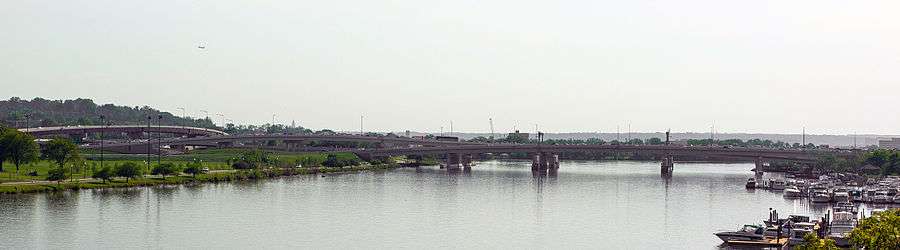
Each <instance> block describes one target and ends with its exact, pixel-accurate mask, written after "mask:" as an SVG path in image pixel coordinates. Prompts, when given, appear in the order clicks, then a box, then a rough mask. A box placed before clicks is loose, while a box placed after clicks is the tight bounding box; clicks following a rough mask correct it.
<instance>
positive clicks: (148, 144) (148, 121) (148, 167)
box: [147, 115, 153, 171]
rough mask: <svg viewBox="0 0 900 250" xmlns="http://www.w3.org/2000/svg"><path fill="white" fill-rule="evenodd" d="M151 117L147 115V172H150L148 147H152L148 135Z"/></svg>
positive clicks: (151, 140)
mask: <svg viewBox="0 0 900 250" xmlns="http://www.w3.org/2000/svg"><path fill="white" fill-rule="evenodd" d="M151 120H153V116H151V115H147V171H150V146H152V145H153V137H152V136H151V134H150V121H151Z"/></svg>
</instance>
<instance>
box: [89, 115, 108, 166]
mask: <svg viewBox="0 0 900 250" xmlns="http://www.w3.org/2000/svg"><path fill="white" fill-rule="evenodd" d="M105 121H106V116H103V115H100V126H103V124H106V122H105ZM106 127H107V128H109V126H106ZM100 169H103V130H102V129H101V130H100ZM91 172H93V170H91Z"/></svg>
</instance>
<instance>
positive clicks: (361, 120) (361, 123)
mask: <svg viewBox="0 0 900 250" xmlns="http://www.w3.org/2000/svg"><path fill="white" fill-rule="evenodd" d="M364 117H365V116H363V115H360V116H359V135H365V134H363V118H364Z"/></svg>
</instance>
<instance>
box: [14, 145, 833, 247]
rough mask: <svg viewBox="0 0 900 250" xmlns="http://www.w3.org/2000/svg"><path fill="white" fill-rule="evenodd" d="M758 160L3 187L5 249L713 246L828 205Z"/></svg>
mask: <svg viewBox="0 0 900 250" xmlns="http://www.w3.org/2000/svg"><path fill="white" fill-rule="evenodd" d="M751 168H753V165H752V164H686V163H682V164H676V166H675V173H674V175H673V176H672V177H671V178H670V179H668V180H665V179H663V178H661V177H660V174H659V163H656V162H596V161H584V162H574V161H564V162H563V163H562V166H561V169H560V171H559V173H558V175H557V176H555V177H546V176H545V177H542V178H540V177H534V176H532V173H531V171H530V162H524V161H523V162H500V161H491V162H482V163H479V165H478V166H476V167H474V168H473V170H472V171H471V172H468V173H456V174H448V173H447V172H445V171H443V170H441V169H438V168H436V167H423V168H419V169H412V168H407V169H397V170H392V171H387V172H362V173H350V174H336V175H327V176H325V177H322V176H299V177H290V178H282V179H277V180H268V181H259V182H241V183H221V184H204V185H199V186H177V187H166V188H163V187H156V188H133V189H112V190H85V191H78V192H68V193H55V194H29V195H14V196H9V195H7V196H0V235H3V237H2V239H0V249H34V248H42V249H43V248H123V247H133V248H166V249H171V248H261V247H265V248H330V249H346V248H353V249H361V248H478V249H485V248H507V249H508V248H516V249H521V248H526V249H535V248H595V249H596V248H607V249H612V248H615V249H622V248H627V249H660V248H667V249H673V248H683V249H712V248H717V247H719V244H720V240H719V239H718V238H716V237H715V236H713V235H712V234H713V233H714V232H715V231H719V230H729V229H735V228H737V227H738V226H740V225H741V224H749V223H760V222H761V219H763V218H766V216H767V213H768V208H769V207H773V208H776V209H779V211H780V212H781V214H783V215H787V214H808V215H821V214H823V213H825V210H826V209H827V207H816V206H810V205H809V204H808V203H807V202H806V201H805V200H786V199H784V198H782V196H781V194H780V193H772V192H768V191H764V190H756V191H750V190H745V189H744V182H745V181H746V179H747V178H748V177H750V176H751V175H752V174H751V172H750V171H749V170H750V169H751Z"/></svg>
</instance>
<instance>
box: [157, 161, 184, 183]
mask: <svg viewBox="0 0 900 250" xmlns="http://www.w3.org/2000/svg"><path fill="white" fill-rule="evenodd" d="M150 173H151V174H158V175H162V177H163V179H165V178H166V175H173V174H175V173H178V166H175V164H172V163H171V162H166V163H163V164H159V165H156V166H155V167H153V170H152V171H151V172H150Z"/></svg>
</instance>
